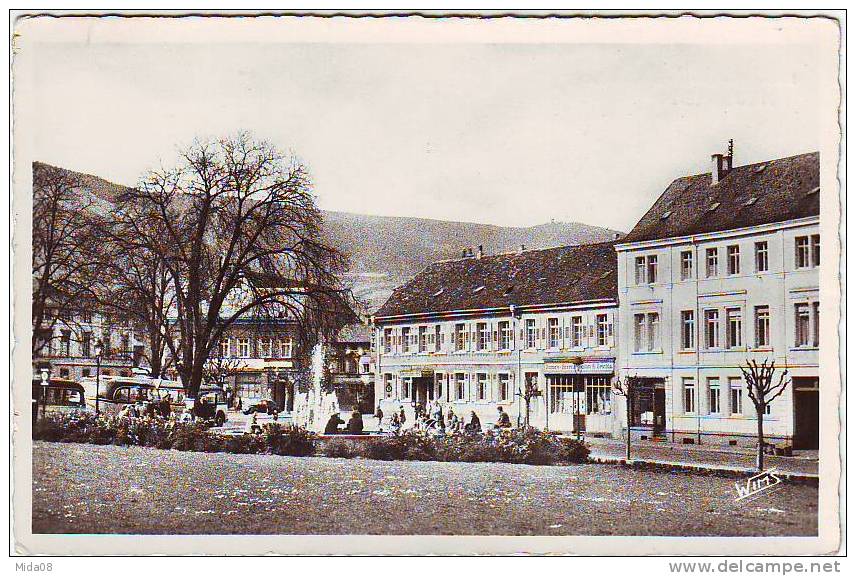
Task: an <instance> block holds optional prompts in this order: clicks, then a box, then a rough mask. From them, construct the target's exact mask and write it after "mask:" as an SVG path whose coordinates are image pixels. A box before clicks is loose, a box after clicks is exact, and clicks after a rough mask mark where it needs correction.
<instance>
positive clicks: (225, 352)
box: [220, 338, 232, 358]
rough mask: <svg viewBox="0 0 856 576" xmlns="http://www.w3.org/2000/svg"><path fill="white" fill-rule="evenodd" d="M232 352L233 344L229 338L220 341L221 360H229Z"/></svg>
mask: <svg viewBox="0 0 856 576" xmlns="http://www.w3.org/2000/svg"><path fill="white" fill-rule="evenodd" d="M231 352H232V342H231V340H229V339H228V338H221V339H220V358H228V357H229V355H230V354H231Z"/></svg>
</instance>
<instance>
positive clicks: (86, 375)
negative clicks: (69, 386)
mask: <svg viewBox="0 0 856 576" xmlns="http://www.w3.org/2000/svg"><path fill="white" fill-rule="evenodd" d="M91 374H92V372H91V370H90V369H89V368H84V369H83V370H81V372H80V375H81V376H83V377H84V378H89V376H90V375H91Z"/></svg>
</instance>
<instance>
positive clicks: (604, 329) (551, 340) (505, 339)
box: [382, 314, 613, 354]
mask: <svg viewBox="0 0 856 576" xmlns="http://www.w3.org/2000/svg"><path fill="white" fill-rule="evenodd" d="M450 336H451V347H452V349H453V350H454V351H456V352H463V351H467V350H470V349H473V350H476V351H488V350H500V351H502V350H513V349H515V348H516V342H515V338H514V336H515V334H514V329H513V327H512V325H511V322H510V321H507V320H506V321H501V322H498V323H497V325H496V329H494V330H491V326H490V325H489V324H488V323H487V322H477V323H476V324H475V325H467V324H465V323H458V324H455V325H454V327H453V330H452V333H451V335H450ZM519 338H520V340H521V342H522V343H523V345H524V348H527V349H541V348H544V347H546V348H554V349H558V348H562V347H568V348H582V347H585V346H586V345H588V344H589V343H588V339H589V338H593V339H594V345H595V346H599V347H605V346H610V345H612V338H613V327H612V320H611V318H610V316H609V315H608V314H597V315H596V317H595V324H594V325H593V326H587V325H585V324H584V323H583V317H582V316H571V317H570V318H569V320H568V321H567V323H565V325H564V326H563V325H562V323H561V322H560V319H559V318H557V317H552V318H547V323H546V326H541V327H539V326H538V325H537V323H536V320H535V319H534V318H527V319H526V320H525V321H524V327H523V328H521V329H520V333H519ZM445 345H446V334H445V333H444V332H443V331H442V329H441V327H440V326H439V325H435V326H433V327H429V326H418V327H416V328H415V329H414V328H411V327H409V326H405V327H402V328H401V332H400V334H396V333H394V331H393V329H392V328H386V329H384V331H383V343H382V346H383V351H384V353H386V354H389V353H391V352H392V350H393V348H394V347H396V346H401V348H402V351H403V352H440V351H441V350H442V348H443V347H444V346H445Z"/></svg>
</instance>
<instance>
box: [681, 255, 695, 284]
mask: <svg viewBox="0 0 856 576" xmlns="http://www.w3.org/2000/svg"><path fill="white" fill-rule="evenodd" d="M692 277H693V253H692V251H690V250H687V251H685V252H681V280H690V279H691V278H692Z"/></svg>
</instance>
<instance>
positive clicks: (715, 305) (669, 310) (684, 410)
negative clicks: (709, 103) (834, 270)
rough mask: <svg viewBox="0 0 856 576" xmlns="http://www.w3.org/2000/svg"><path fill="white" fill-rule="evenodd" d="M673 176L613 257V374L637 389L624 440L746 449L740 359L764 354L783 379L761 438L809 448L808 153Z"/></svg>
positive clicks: (815, 284)
mask: <svg viewBox="0 0 856 576" xmlns="http://www.w3.org/2000/svg"><path fill="white" fill-rule="evenodd" d="M731 164H732V158H731V154H730V153H729V154H728V155H722V154H715V155H714V156H713V157H712V170H711V172H710V173H707V174H700V175H696V176H688V177H683V178H678V179H676V180H675V181H674V182H672V183H671V184H670V185H669V187H668V188H667V189H666V190H665V192H663V194H662V195H661V196H660V198H659V199H658V200H657V202H656V203H655V204H654V205H653V207H652V208H651V209H650V210H649V211H648V213H647V214H645V215H644V216H643V217H642V219H641V220H640V221H639V222H638V224H636V226H635V227H634V228H633V230H632V231H631V232H630V233H629V234H628V235H627V236H626V237H625V238H623V239H622V240H621V241H620V242H619V243H617V244H616V251H617V254H618V298H619V301H620V309H619V318H620V326H619V328H618V334H619V337H620V338H619V346H618V349H619V365H620V368H621V369H620V377H621V378H623V379H627V378H634V379H635V380H634V381H635V382H638V383H639V384H640V390H639V391H638V393H637V394H636V397H635V398H634V401H633V406H632V410H631V414H630V423H631V429H632V431H633V435H634V436H635V437H637V438H639V437H646V438H656V437H661V438H663V439H667V440H670V441H676V442H685V443H690V442H692V443H711V444H713V443H717V444H730V445H753V444H754V443H755V433H756V417H755V410H754V406H753V404H752V402H751V400H750V399H749V397H748V395H747V392H746V389H745V383H744V382H743V379H742V377H741V371H740V366H741V365H745V363H746V361H747V360H748V359H756V360H758V361H759V362H760V361H761V360H763V359H772V360H774V361H775V363H776V366H777V367H778V368H779V369H780V370H781V369H785V368H787V370H788V372H789V376H790V377H791V378H792V382H793V385H792V386H791V387H789V388H788V389H787V390H786V391H785V393H784V394H783V395H782V396H780V397H779V398H777V399H776V400H775V401H774V402H773V404H772V406H771V410H770V413H769V414H768V415H767V416H765V418H764V422H765V430H766V432H767V434H768V435H769V436H770V437H772V439H773V440H774V441H776V440H778V441H784V442H793V445H794V447H797V448H812V447H815V448H816V447H817V442H818V428H819V421H820V420H819V411H818V396H819V393H820V389H821V388H820V385H819V384H820V383H819V380H818V346H819V340H820V338H819V334H818V332H819V329H818V327H819V310H820V304H819V282H820V276H819V266H820V234H819V230H820V228H819V206H820V201H819V196H820V194H819V190H820V182H819V155H818V154H817V153H811V154H803V155H800V156H794V157H790V158H782V159H779V160H773V161H770V162H763V163H760V164H754V165H749V166H740V167H732V165H731Z"/></svg>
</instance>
